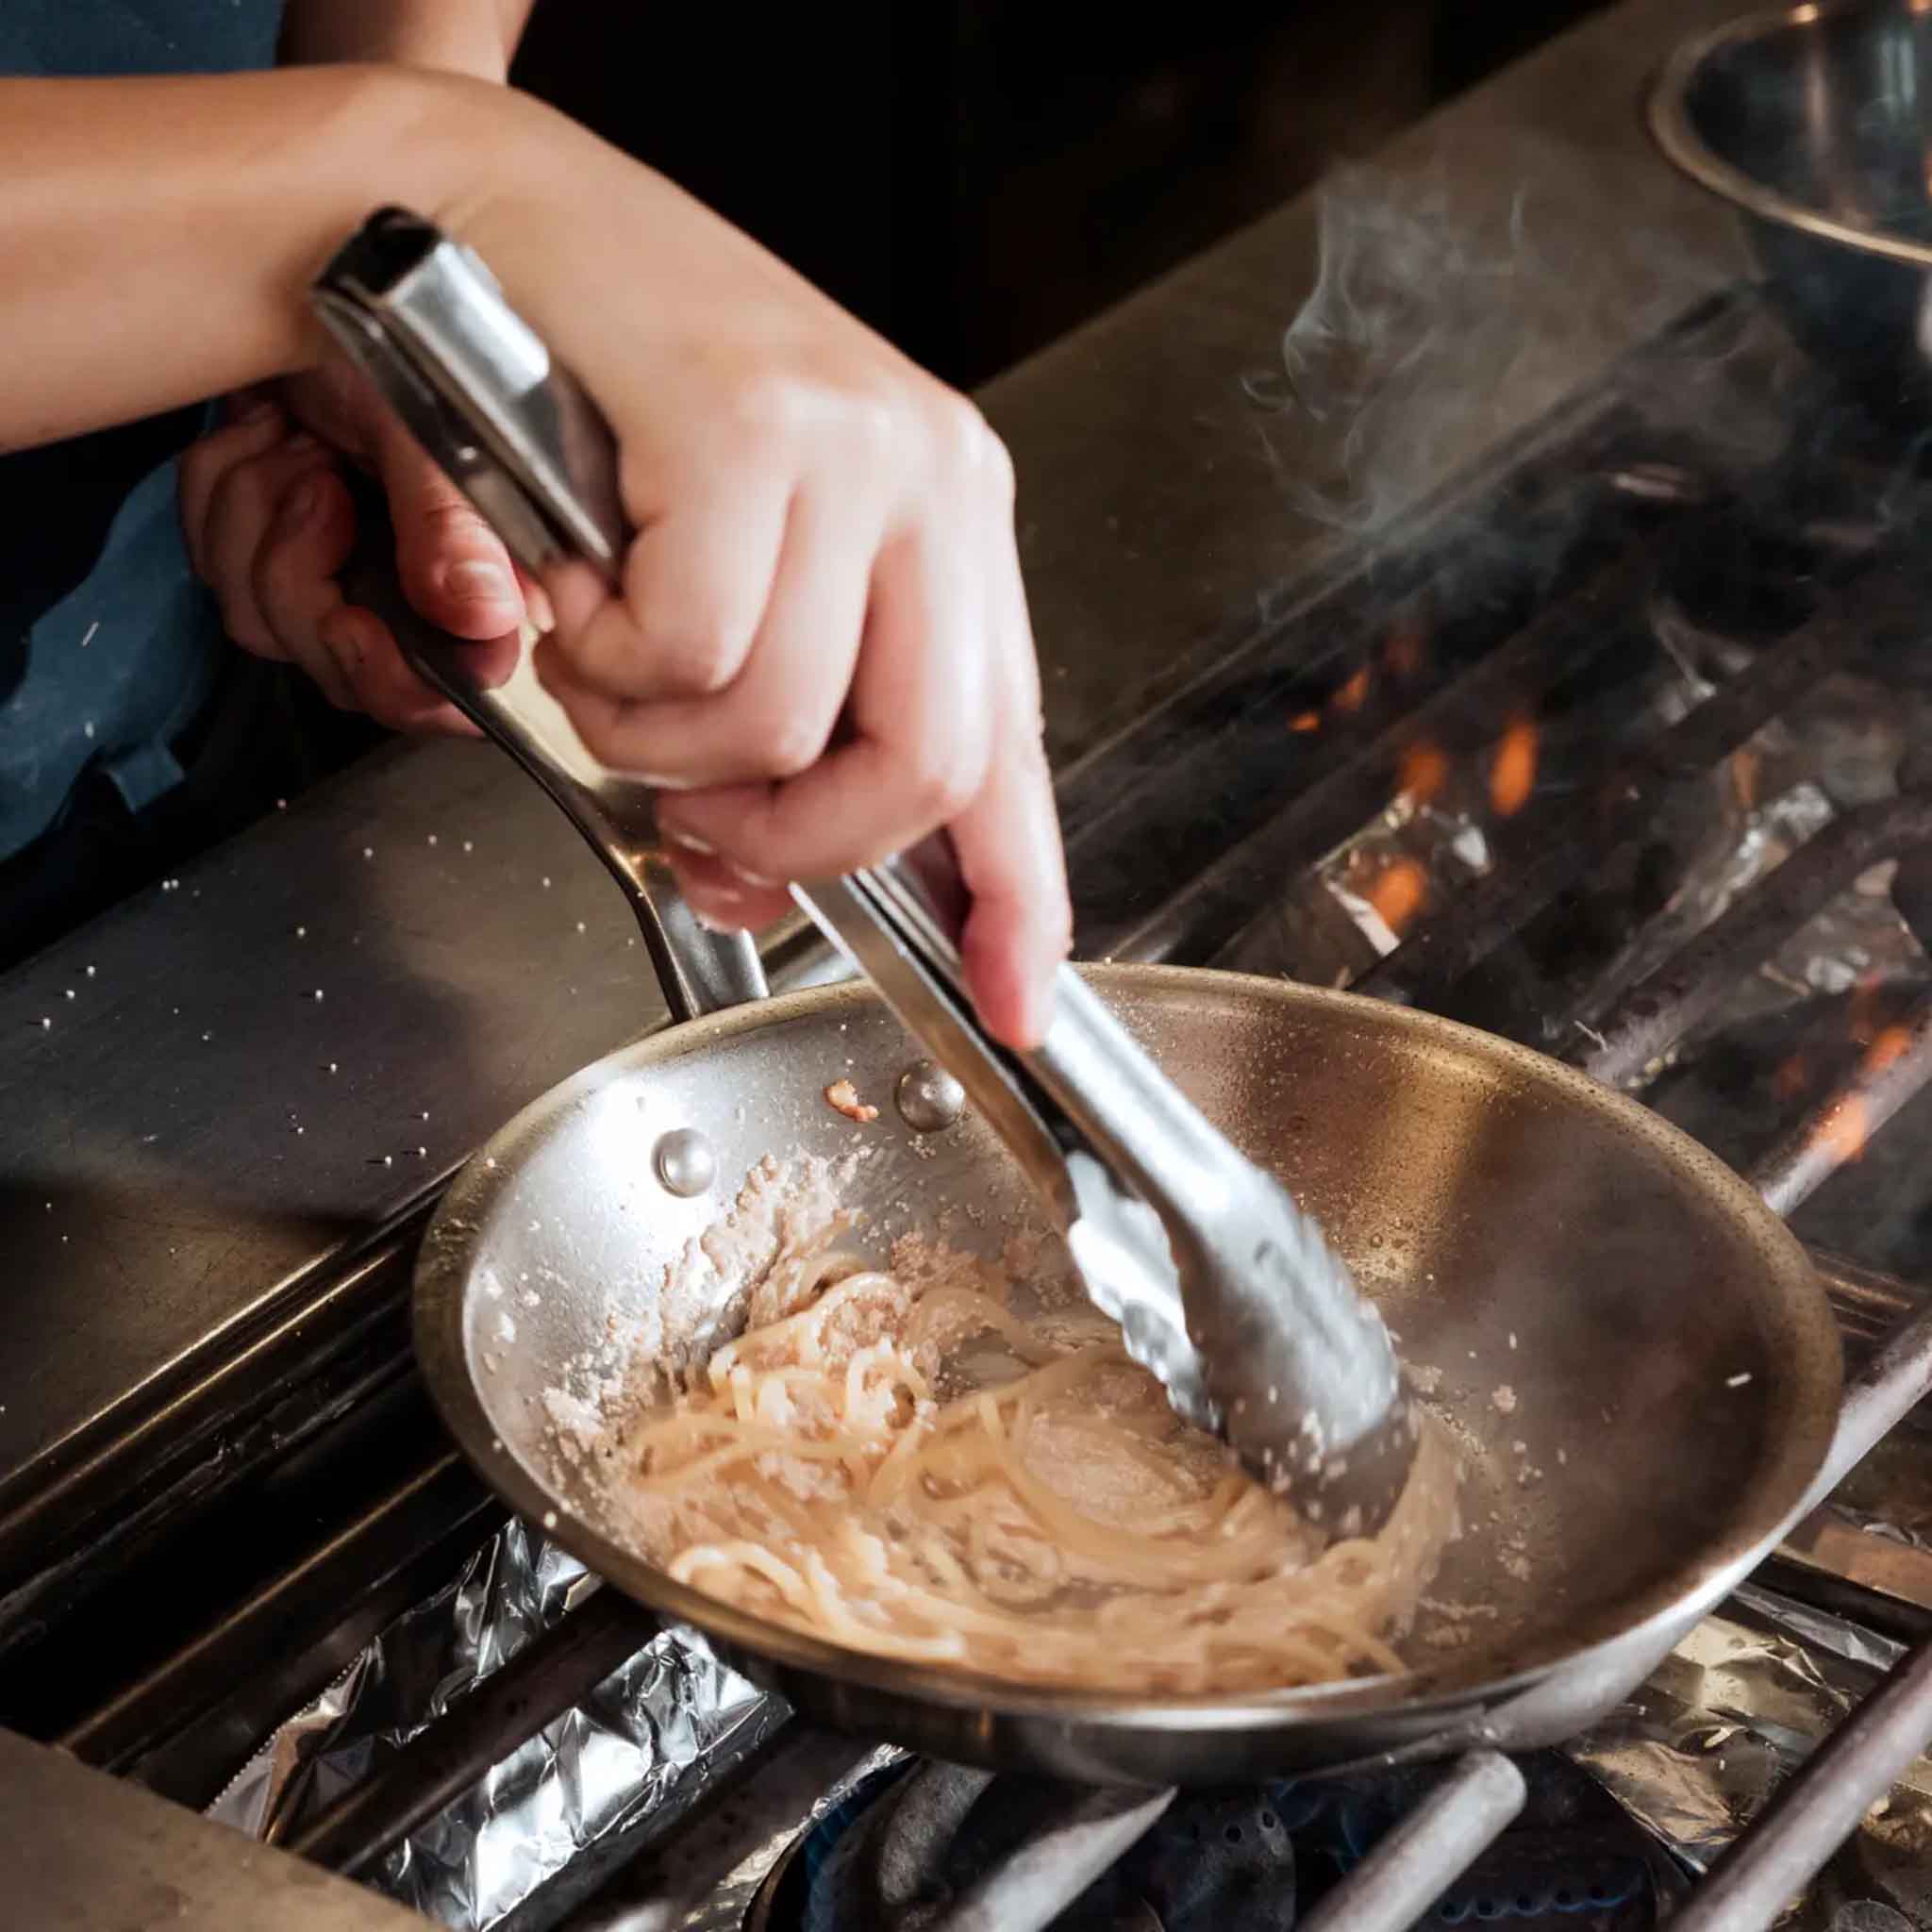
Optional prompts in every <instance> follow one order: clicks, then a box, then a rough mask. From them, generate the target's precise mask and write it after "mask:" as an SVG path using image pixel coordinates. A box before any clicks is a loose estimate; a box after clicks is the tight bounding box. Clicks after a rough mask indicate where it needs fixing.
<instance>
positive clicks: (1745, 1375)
mask: <svg viewBox="0 0 1932 1932" xmlns="http://www.w3.org/2000/svg"><path fill="white" fill-rule="evenodd" d="M1750 1379H1751V1371H1750V1370H1749V1369H1740V1371H1739V1372H1738V1374H1735V1375H1726V1376H1725V1377H1724V1387H1725V1388H1726V1389H1741V1388H1742V1387H1743V1386H1744V1384H1745V1383H1746V1382H1748V1381H1749V1380H1750Z"/></svg>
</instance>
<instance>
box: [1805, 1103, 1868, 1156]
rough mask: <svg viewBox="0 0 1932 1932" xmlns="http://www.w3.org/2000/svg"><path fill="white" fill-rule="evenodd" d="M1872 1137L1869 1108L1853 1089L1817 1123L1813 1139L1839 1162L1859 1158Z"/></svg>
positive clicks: (1863, 1153) (1863, 1154)
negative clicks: (1852, 1091)
mask: <svg viewBox="0 0 1932 1932" xmlns="http://www.w3.org/2000/svg"><path fill="white" fill-rule="evenodd" d="M1871 1138H1872V1112H1871V1109H1870V1108H1868V1107H1867V1106H1866V1105H1865V1103H1864V1101H1863V1100H1862V1099H1861V1098H1860V1097H1859V1096H1858V1095H1857V1094H1856V1093H1848V1094H1846V1096H1845V1097H1844V1098H1843V1099H1842V1100H1840V1102H1839V1104H1838V1105H1837V1106H1836V1107H1834V1108H1832V1109H1831V1111H1830V1112H1829V1113H1828V1114H1826V1115H1825V1116H1824V1119H1823V1120H1822V1121H1820V1122H1819V1124H1818V1131H1817V1133H1816V1134H1815V1135H1814V1136H1813V1137H1812V1139H1813V1142H1814V1144H1815V1145H1817V1146H1818V1147H1820V1148H1822V1149H1823V1150H1824V1152H1825V1153H1827V1154H1829V1155H1831V1156H1832V1157H1833V1158H1835V1159H1836V1160H1837V1161H1838V1162H1839V1163H1840V1165H1841V1166H1845V1167H1849V1166H1850V1165H1851V1164H1852V1162H1853V1161H1855V1160H1862V1159H1863V1158H1864V1156H1865V1143H1866V1142H1867V1141H1870V1140H1871Z"/></svg>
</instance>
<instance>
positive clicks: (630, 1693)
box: [209, 1518, 788, 1932]
mask: <svg viewBox="0 0 1932 1932" xmlns="http://www.w3.org/2000/svg"><path fill="white" fill-rule="evenodd" d="M596 1587H597V1586H596V1580H595V1578H593V1577H592V1576H591V1575H590V1574H589V1573H588V1572H587V1571H586V1570H585V1569H584V1566H583V1565H582V1564H581V1563H579V1562H578V1561H577V1560H576V1558H575V1557H571V1556H568V1555H566V1554H565V1553H564V1552H563V1551H562V1550H560V1549H558V1547H557V1546H556V1545H554V1544H552V1543H549V1542H547V1541H544V1539H543V1538H542V1537H541V1535H540V1534H539V1533H538V1532H536V1531H535V1530H533V1529H532V1528H531V1527H530V1526H529V1525H528V1524H525V1523H523V1522H521V1521H519V1520H517V1519H514V1518H513V1519H512V1520H511V1521H510V1522H509V1523H508V1524H505V1526H504V1527H503V1528H502V1529H501V1530H500V1531H498V1533H497V1534H496V1535H495V1536H494V1537H493V1538H491V1541H489V1542H488V1543H486V1544H485V1545H484V1546H483V1547H482V1548H481V1549H480V1550H478V1551H477V1552H476V1553H475V1556H473V1557H471V1558H470V1559H469V1561H468V1562H467V1563H465V1564H464V1566H463V1568H462V1571H461V1573H460V1574H458V1576H457V1577H456V1578H455V1579H454V1581H453V1582H451V1583H450V1584H449V1585H448V1586H447V1587H446V1588H445V1589H443V1590H441V1591H438V1592H437V1593H436V1594H435V1595H434V1596H432V1597H430V1598H428V1599H427V1600H426V1601H425V1602H424V1603H422V1604H419V1605H418V1606H416V1607H415V1608H413V1609H411V1610H409V1611H408V1612H407V1613H405V1614H404V1615H403V1616H402V1617H400V1618H399V1619H398V1620H397V1621H396V1622H395V1623H394V1624H391V1626H390V1628H389V1629H387V1630H386V1631H384V1632H383V1633H382V1635H381V1636H380V1637H378V1638H377V1639H376V1640H375V1642H373V1643H372V1644H371V1645H370V1646H369V1647H368V1648H367V1649H366V1650H365V1651H364V1652H363V1653H362V1654H361V1656H360V1657H358V1658H357V1659H356V1660H355V1662H354V1663H353V1664H351V1665H350V1667H349V1668H348V1670H346V1671H345V1672H344V1673H343V1674H341V1676H340V1677H339V1678H338V1679H337V1680H336V1681H335V1682H334V1683H333V1684H331V1685H330V1686H329V1688H328V1689H327V1690H326V1691H324V1692H323V1693H322V1695H321V1696H319V1697H317V1698H316V1699H314V1700H313V1702H312V1703H310V1704H309V1705H308V1707H307V1708H305V1709H303V1710H301V1711H299V1712H297V1713H296V1715H295V1716H293V1717H292V1718H291V1719H290V1720H289V1721H288V1722H287V1723H285V1724H282V1725H281V1726H280V1727H279V1728H278V1729H277V1730H276V1731H275V1733H274V1734H273V1735H272V1736H271V1737H270V1738H269V1739H268V1740H266V1742H264V1743H263V1744H262V1745H260V1746H259V1747H258V1750H257V1751H256V1753H255V1755H254V1757H251V1758H250V1760H249V1761H248V1763H247V1764H246V1765H245V1766H244V1767H243V1768H242V1771H241V1772H240V1773H239V1774H237V1776H236V1777H235V1778H234V1779H233V1780H232V1781H231V1782H230V1784H229V1786H228V1787H227V1789H226V1790H225V1791H224V1792H223V1793H222V1795H221V1796H220V1797H219V1798H218V1799H217V1800H216V1801H215V1803H214V1804H213V1805H212V1806H211V1807H209V1815H210V1816H211V1817H214V1818H218V1819H220V1820H222V1821H223V1822H225V1823H226V1824H233V1825H236V1826H238V1827H240V1828H241V1829H242V1830H243V1831H246V1832H248V1833H250V1834H251V1835H252V1836H254V1837H258V1838H266V1839H272V1840H273V1839H280V1838H282V1837H285V1836H286V1835H287V1834H288V1833H289V1832H290V1831H291V1830H292V1829H293V1828H295V1827H297V1826H299V1825H300V1824H302V1823H303V1822H304V1821H305V1820H306V1819H307V1818H308V1817H310V1816H311V1815H313V1814H314V1813H315V1812H316V1811H318V1810H319V1809H321V1807H324V1806H325V1805H326V1804H328V1803H329V1802H330V1800H332V1799H333V1798H335V1797H336V1796H337V1795H338V1794H339V1793H340V1792H341V1791H342V1790H344V1789H346V1788H348V1787H349V1786H352V1785H355V1784H358V1783H359V1782H360V1781H361V1780H362V1779H363V1778H364V1777H365V1776H367V1775H368V1774H369V1773H370V1771H371V1770H372V1769H374V1768H375V1766H376V1765H377V1764H379V1763H380V1762H381V1761H382V1759H383V1758H384V1757H386V1756H387V1755H389V1754H390V1753H391V1752H393V1751H395V1750H397V1749H399V1748H400V1747H401V1746H402V1745H404V1744H406V1743H407V1742H408V1740H410V1739H411V1738H413V1737H414V1736H415V1735H416V1734H417V1733H418V1732H419V1731H421V1730H423V1729H424V1728H425V1726H426V1725H428V1724H431V1723H432V1722H434V1721H435V1719H437V1718H438V1717H440V1716H441V1714H442V1713H443V1712H444V1711H445V1710H447V1709H448V1708H449V1707H450V1706H451V1705H453V1704H454V1703H456V1702H457V1701H458V1699H459V1698H460V1697H461V1696H462V1695H463V1693H464V1692H465V1691H469V1690H470V1689H472V1688H473V1687H474V1686H475V1685H476V1684H477V1683H479V1682H480V1681H481V1680H482V1679H483V1678H484V1677H487V1676H488V1675H489V1674H491V1672H492V1671H495V1670H497V1669H499V1668H500V1667H501V1666H502V1665H503V1664H504V1663H506V1662H508V1659H509V1658H510V1657H514V1656H515V1655H516V1653H517V1652H518V1651H519V1650H520V1649H522V1648H523V1646H524V1645H525V1643H526V1642H528V1641H530V1639H531V1638H533V1637H534V1636H536V1635H537V1634H538V1633H539V1632H540V1631H541V1630H543V1629H545V1628H547V1627H548V1626H549V1625H550V1624H554V1623H556V1622H557V1620H558V1618H559V1617H561V1616H563V1615H564V1614H565V1612H566V1611H568V1610H569V1609H570V1608H571V1607H574V1606H575V1604H577V1603H579V1602H581V1601H582V1599H583V1597H584V1596H585V1595H586V1594H587V1593H588V1592H589V1591H591V1590H592V1589H594V1588H596ZM787 1714H788V1713H787V1708H786V1706H785V1705H784V1703H783V1702H782V1701H781V1700H780V1699H777V1698H774V1697H772V1696H770V1695H769V1694H767V1693H766V1692H763V1691H758V1690H757V1689H756V1688H755V1687H754V1686H752V1685H751V1684H749V1683H748V1682H746V1680H745V1679H744V1678H742V1677H741V1676H739V1675H738V1674H737V1673H736V1672H734V1671H731V1670H728V1669H727V1668H726V1667H725V1666H724V1665H723V1664H721V1663H719V1662H718V1661H717V1660H716V1659H715V1658H714V1657H711V1656H710V1655H709V1654H708V1652H707V1651H706V1650H705V1649H704V1648H703V1647H702V1645H701V1643H700V1641H698V1640H697V1639H696V1638H695V1637H689V1636H686V1635H684V1634H682V1633H679V1632H677V1631H675V1630H673V1631H665V1632H664V1633H662V1634H661V1635H659V1636H658V1638H656V1639H655V1640H654V1641H652V1642H650V1643H649V1644H647V1645H646V1646H645V1647H644V1649H642V1650H641V1651H640V1652H639V1653H638V1655H637V1656H635V1657H631V1658H630V1659H629V1660H628V1661H627V1662H625V1664H623V1665H621V1666H620V1667H619V1668H618V1669H617V1670H615V1671H613V1672H612V1673H611V1674H610V1675H609V1676H608V1677H607V1678H605V1680H604V1681H603V1682H602V1683H601V1684H599V1685H598V1686H597V1688H596V1690H595V1691H592V1692H591V1695H590V1697H588V1698H587V1699H586V1700H585V1701H584V1702H583V1704H582V1705H580V1706H579V1707H576V1708H575V1709H574V1710H570V1711H566V1712H565V1713H564V1714H563V1715H562V1716H561V1717H559V1718H558V1719H557V1720H556V1721H555V1722H554V1723H552V1724H546V1725H545V1726H544V1728H543V1729H542V1730H541V1731H540V1732H538V1733H537V1735H536V1736H535V1737H533V1738H531V1739H530V1740H528V1741H527V1742H526V1743H525V1744H523V1745H522V1746H521V1747H519V1748H518V1749H517V1750H516V1751H514V1752H512V1753H511V1754H510V1755H509V1756H508V1757H506V1758H505V1759H504V1760H503V1761H502V1762H501V1763H500V1764H498V1765H496V1766H495V1767H494V1768H493V1769H491V1771H490V1772H489V1773H488V1774H486V1775H485V1776H484V1777H483V1778H482V1779H481V1780H480V1781H479V1782H478V1783H477V1784H476V1785H475V1787H474V1788H473V1789H472V1790H469V1791H466V1792H465V1793H464V1794H463V1795H462V1796H461V1797H460V1798H458V1799H457V1800H456V1801H455V1802H454V1803H453V1804H451V1805H450V1806H449V1807H447V1808H446V1809H444V1810H443V1811H442V1812H441V1813H440V1814H439V1815H438V1816H437V1817H436V1818H434V1819H432V1820H430V1822H429V1823H428V1824H425V1825H424V1826H423V1827H422V1828H421V1829H420V1830H419V1831H417V1832H416V1833H415V1834H413V1835H412V1836H411V1837H409V1838H408V1839H406V1840H404V1841H403V1842H402V1843H401V1844H400V1845H398V1846H396V1847H395V1848H394V1849H393V1850H392V1851H391V1853H390V1854H389V1855H388V1857H385V1858H384V1859H382V1860H381V1862H380V1864H379V1865H377V1866H375V1867H374V1868H371V1869H369V1870H366V1871H364V1872H362V1873H361V1874H358V1875H359V1876H360V1877H361V1879H362V1880H363V1882H364V1883H366V1884H368V1885H370V1886H372V1887H373V1888H374V1889H375V1890H377V1891H380V1892H384V1893H386V1894H388V1896H390V1897H391V1898H392V1899H394V1900H395V1901H396V1902H397V1903H398V1904H401V1905H405V1906H408V1907H412V1908H413V1909H415V1910H417V1911H419V1912H423V1913H425V1914H427V1915H428V1916H429V1917H431V1918H433V1919H436V1920H439V1921H441V1923H442V1924H445V1925H448V1926H451V1927H454V1928H458V1932H488V1928H489V1927H491V1926H494V1925H497V1924H501V1923H502V1922H503V1921H504V1920H505V1919H506V1918H507V1917H508V1915H509V1914H510V1913H511V1912H513V1911H514V1910H516V1908H517V1907H519V1906H521V1905H522V1904H523V1903H524V1902H525V1900H526V1899H528V1898H529V1897H530V1896H531V1894H532V1893H534V1892H535V1891H536V1890H538V1888H539V1887H540V1886H541V1885H542V1884H543V1883H544V1882H545V1881H546V1880H547V1879H549V1878H551V1877H553V1876H554V1875H555V1874H557V1873H558V1872H560V1871H561V1870H562V1869H563V1868H564V1866H565V1865H567V1864H568V1863H569V1862H570V1861H571V1860H572V1859H573V1858H574V1857H576V1856H577V1855H578V1854H579V1853H580V1852H582V1851H583V1850H584V1849H585V1848H586V1847H588V1846H590V1845H591V1844H594V1843H596V1842H597V1841H598V1840H602V1839H604V1838H606V1837H608V1835H609V1834H611V1833H613V1832H618V1831H622V1830H625V1829H626V1828H628V1827H630V1826H632V1825H634V1824H638V1823H639V1822H640V1821H641V1819H643V1818H644V1817H646V1816H647V1815H651V1814H664V1813H668V1812H670V1811H671V1810H672V1809H673V1807H675V1809H676V1810H682V1809H684V1808H685V1807H687V1806H689V1805H691V1803H693V1802H694V1801H695V1799H696V1798H697V1796H698V1794H699V1792H700V1791H701V1790H703V1789H704V1788H705V1787H706V1786H707V1785H708V1784H709V1783H710V1781H711V1780H712V1779H713V1778H715V1777H716V1776H718V1775H720V1774H723V1773H724V1772H725V1771H727V1770H728V1769H729V1768H730V1767H731V1766H733V1765H734V1764H736V1763H737V1762H738V1761H739V1760H740V1759H741V1757H744V1756H745V1754H747V1753H748V1752H750V1751H752V1750H754V1749H755V1748H756V1747H757V1746H758V1744H759V1743H761V1742H762V1741H763V1740H765V1739H766V1738H768V1737H769V1736H770V1735H771V1734H772V1732H773V1731H774V1729H775V1728H776V1727H777V1726H778V1725H779V1724H782V1723H783V1722H784V1720H785V1718H786V1716H787Z"/></svg>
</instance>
